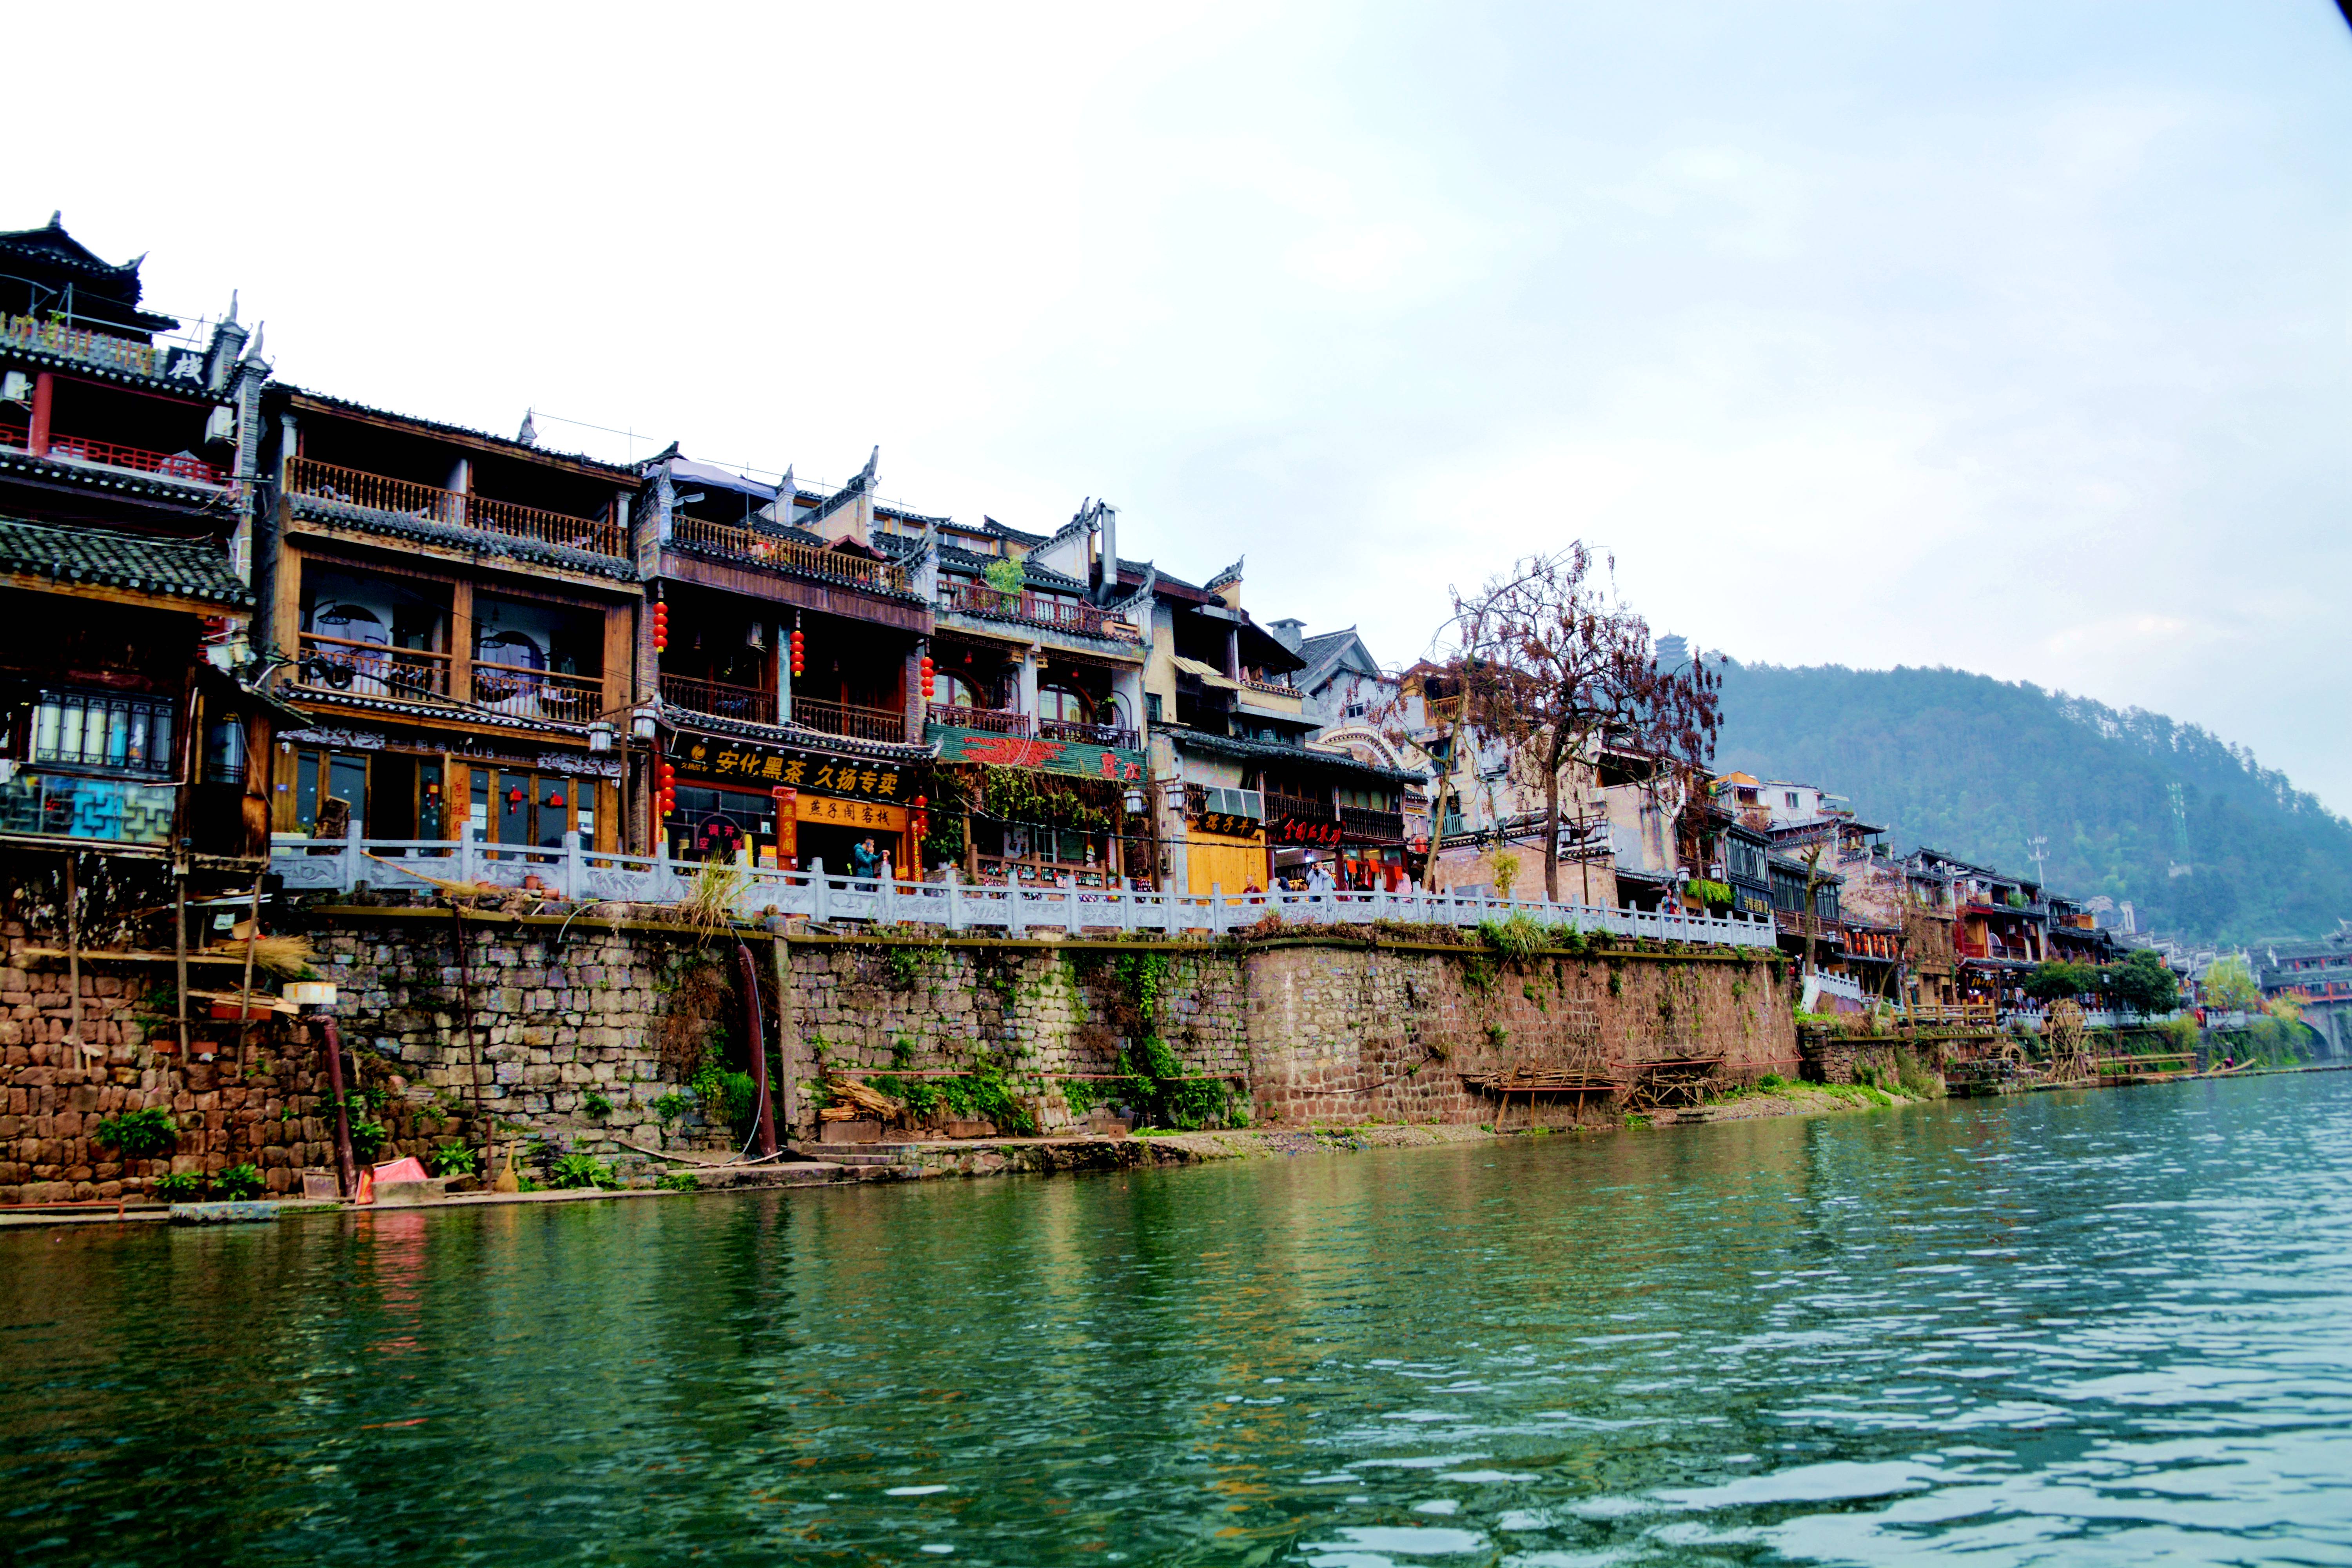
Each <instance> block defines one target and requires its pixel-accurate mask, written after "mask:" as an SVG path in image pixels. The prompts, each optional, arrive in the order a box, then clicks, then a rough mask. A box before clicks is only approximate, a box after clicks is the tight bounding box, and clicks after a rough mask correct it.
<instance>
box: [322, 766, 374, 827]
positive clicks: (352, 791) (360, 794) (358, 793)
mask: <svg viewBox="0 0 2352 1568" xmlns="http://www.w3.org/2000/svg"><path fill="white" fill-rule="evenodd" d="M327 793H328V794H329V795H331V796H333V797H334V798H335V799H337V800H340V801H341V802H342V803H343V804H344V805H348V806H350V807H351V808H352V816H351V820H352V821H353V822H358V823H364V822H366V821H367V759H366V758H365V757H353V756H346V755H343V754H341V753H339V752H329V753H328V755H327Z"/></svg>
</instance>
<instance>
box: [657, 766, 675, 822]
mask: <svg viewBox="0 0 2352 1568" xmlns="http://www.w3.org/2000/svg"><path fill="white" fill-rule="evenodd" d="M654 793H655V794H656V795H659V796H660V797H661V814H662V815H663V816H668V815H669V814H670V813H672V812H674V811H676V810H677V769H676V768H674V767H671V766H670V765H669V763H667V762H656V763H654Z"/></svg>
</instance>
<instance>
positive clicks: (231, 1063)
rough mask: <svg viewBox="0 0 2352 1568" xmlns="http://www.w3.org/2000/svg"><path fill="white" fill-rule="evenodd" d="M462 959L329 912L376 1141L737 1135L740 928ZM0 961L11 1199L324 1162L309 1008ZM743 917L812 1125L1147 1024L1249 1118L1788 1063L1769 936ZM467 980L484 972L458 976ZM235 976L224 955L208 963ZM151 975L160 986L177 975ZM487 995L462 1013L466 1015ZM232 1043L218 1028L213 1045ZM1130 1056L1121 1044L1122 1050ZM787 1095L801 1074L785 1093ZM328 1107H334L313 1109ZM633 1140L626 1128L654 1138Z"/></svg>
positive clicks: (1751, 1073) (1065, 1071)
mask: <svg viewBox="0 0 2352 1568" xmlns="http://www.w3.org/2000/svg"><path fill="white" fill-rule="evenodd" d="M464 929H465V932H466V936H465V942H466V948H465V953H466V957H465V964H464V968H463V972H462V973H461V969H460V965H459V963H458V949H457V928H456V926H455V922H453V921H451V919H450V918H449V916H448V915H447V913H446V911H439V912H437V913H427V912H425V911H412V910H339V911H334V912H331V913H327V914H323V915H321V916H320V917H319V918H318V919H317V920H316V921H315V922H314V926H313V929H312V930H311V931H310V938H311V941H312V943H313V945H314V947H315V948H316V949H317V951H318V952H319V954H320V966H321V968H322V970H323V971H324V973H326V974H327V975H328V976H329V977H330V978H331V979H333V980H334V981H335V982H336V984H337V985H338V987H339V991H340V996H339V1001H338V1006H337V1017H338V1020H339V1021H340V1024H341V1029H342V1033H343V1038H344V1041H345V1044H346V1046H347V1047H348V1048H349V1049H350V1050H351V1051H352V1055H353V1056H354V1057H356V1058H358V1064H359V1071H360V1073H361V1077H362V1086H363V1087H365V1088H367V1089H370V1090H372V1091H373V1096H374V1099H375V1100H376V1104H375V1107H374V1109H373V1110H372V1111H371V1112H370V1114H371V1115H372V1116H373V1118H374V1119H376V1120H378V1121H381V1122H382V1123H383V1127H384V1129H385V1141H384V1142H383V1148H382V1150H381V1151H380V1152H378V1153H377V1154H376V1155H375V1158H377V1159H379V1160H382V1159H390V1158H394V1157H395V1156H397V1155H399V1154H404V1153H418V1154H423V1153H426V1152H430V1150H431V1149H433V1148H434V1147H435V1146H436V1145H437V1144H440V1143H444V1142H453V1141H457V1140H460V1139H462V1140H464V1141H466V1142H468V1143H469V1144H472V1145H473V1146H476V1147H478V1146H479V1144H480V1142H481V1139H482V1122H483V1120H484V1118H487V1119H488V1121H489V1122H490V1123H491V1124H492V1125H494V1126H495V1127H496V1129H497V1130H498V1131H499V1136H500V1139H501V1141H502V1142H512V1141H516V1140H521V1141H523V1142H525V1143H526V1145H527V1147H528V1148H529V1149H530V1150H531V1151H532V1152H533V1156H534V1157H535V1158H538V1159H545V1158H548V1157H551V1156H552V1155H553V1154H555V1153H558V1152H568V1151H573V1150H578V1151H584V1152H592V1153H595V1154H597V1155H599V1156H601V1157H606V1158H612V1159H614V1161H615V1162H616V1163H620V1164H621V1165H623V1167H624V1169H625V1172H628V1171H635V1170H640V1169H642V1168H643V1156H642V1154H640V1153H639V1151H641V1150H678V1149H682V1148H693V1149H701V1150H713V1149H718V1148H722V1147H731V1146H732V1145H733V1144H734V1142H736V1134H735V1133H734V1132H732V1131H730V1129H728V1128H727V1127H726V1126H724V1125H713V1124H711V1122H710V1121H708V1120H707V1119H706V1117H705V1114H704V1110H703V1107H702V1105H701V1102H700V1100H699V1098H698V1096H696V1095H694V1094H693V1093H691V1092H690V1091H688V1089H687V1087H686V1085H685V1084H684V1082H683V1081H682V1079H684V1078H686V1077H687V1076H688V1070H689V1068H688V1065H687V1064H688V1063H690V1062H691V1061H693V1060H696V1059H699V1058H701V1057H702V1056H703V1054H704V1053H705V1052H706V1051H708V1052H710V1053H712V1054H713V1056H714V1058H715V1059H717V1060H719V1061H721V1062H723V1064H724V1065H726V1066H728V1067H730V1068H745V1067H748V1066H749V1061H748V1058H747V1057H746V1056H745V1055H744V1053H743V1050H742V1047H741V1040H740V1035H741V997H740V981H739V980H738V978H737V966H736V963H735V956H734V940H733V939H732V938H721V939H719V941H717V942H708V941H706V940H704V939H703V938H701V937H700V936H698V935H696V934H694V933H691V932H687V931H681V930H679V929H677V928H664V927H659V926H656V925H652V924H646V923H633V924H630V925H628V926H625V927H616V926H614V925H612V924H609V923H605V922H601V921H589V920H583V919H574V920H572V921H569V922H566V921H561V920H558V919H555V918H552V917H549V918H532V917H520V918H518V917H516V916H512V915H505V916H473V917H469V919H468V920H467V924H466V926H465V928H464ZM8 931H9V937H8V948H9V955H8V958H7V960H6V963H5V967H0V1015H5V1016H0V1203H14V1202H43V1201H57V1200H61V1199H66V1198H92V1197H107V1198H110V1197H114V1196H118V1195H122V1194H131V1195H139V1194H144V1193H146V1192H148V1191H150V1190H151V1184H152V1180H153V1178H154V1177H156V1176H158V1175H160V1174H162V1173H163V1172H164V1171H165V1170H166V1169H173V1168H176V1169H179V1170H183V1171H190V1172H197V1173H216V1172H218V1171H219V1170H221V1169H222V1168H224V1167H225V1166H227V1165H231V1164H236V1163H245V1162H248V1161H249V1162H251V1163H255V1164H256V1165H257V1166H259V1167H261V1169H262V1172H263V1174H264V1179H265V1181H266V1182H267V1184H268V1188H269V1190H270V1191H272V1192H286V1191H291V1190H299V1186H300V1178H301V1174H302V1173H304V1172H305V1171H316V1172H326V1171H330V1170H331V1169H332V1165H333V1152H332V1145H331V1142H329V1140H330V1139H331V1133H332V1121H331V1115H332V1108H331V1105H327V1104H325V1103H323V1101H322V1096H323V1094H324V1072H323V1057H322V1055H321V1053H320V1045H319V1041H318V1037H317V1031H316V1026H313V1025H310V1024H309V1023H308V1022H306V1021H302V1020H296V1019H291V1018H282V1017H280V1018H272V1019H268V1020H264V1021H260V1022H257V1024H256V1025H255V1026H254V1028H253V1030H252V1038H251V1042H250V1044H249V1045H248V1047H247V1050H246V1052H245V1055H244V1057H243V1058H242V1059H240V1058H238V1057H237V1056H236V1050H235V1046H234V1040H235V1037H236V1024H234V1023H233V1022H231V1023H212V1022H210V1021H205V1022H204V1023H202V1024H200V1025H199V1026H197V1027H196V1029H195V1030H194V1037H193V1038H192V1047H194V1048H193V1049H192V1050H191V1052H190V1054H189V1059H187V1060H183V1059H182V1058H180V1057H179V1055H178V1053H177V1050H176V1038H175V1035H176V1031H175V1029H174V1028H173V1026H172V1023H171V1020H170V1019H169V1018H168V1017H167V1016H163V1015H165V1014H167V1013H168V1011H169V1007H170V1003H169V996H170V969H169V966H168V964H167V965H164V966H163V968H162V969H161V971H160V972H159V971H158V970H157V969H156V968H154V967H153V966H152V965H150V966H149V967H147V968H145V969H143V970H142V969H138V967H137V966H136V965H129V964H123V963H110V961H109V960H107V959H105V958H104V957H102V956H92V957H89V958H86V959H85V961H84V963H83V972H82V991H83V998H84V1021H83V1032H82V1038H83V1040H84V1041H85V1042H87V1044H88V1046H89V1047H92V1048H90V1049H80V1050H78V1049H76V1048H74V1047H69V1046H68V1044H67V1043H66V1038H65V1036H66V1024H65V1018H66V1013H67V1009H66V1006H65V1002H66V990H65V976H64V968H65V966H64V964H63V963H62V962H61V961H59V960H58V959H56V958H54V957H52V956H48V955H47V952H42V951H28V950H29V949H33V948H34V947H35V945H36V944H35V943H34V942H32V941H31V940H30V939H28V938H27V937H26V935H25V933H24V931H23V930H22V929H21V928H18V927H10V928H8ZM748 946H749V947H750V949H751V954H752V957H753V960H754V973H755V975H756V976H757V979H758V984H759V987H760V991H761V1012H762V1022H761V1030H762V1035H763V1037H764V1038H765V1040H766V1041H767V1042H768V1044H769V1046H770V1047H771V1049H772V1050H776V1049H778V1047H779V1042H780V1041H781V1056H780V1058H778V1059H780V1060H781V1061H782V1063H784V1064H786V1067H787V1070H788V1072H789V1076H790V1078H791V1079H792V1080H793V1088H794V1092H793V1105H794V1106H795V1107H796V1109H797V1111H798V1115H797V1118H796V1121H795V1123H794V1124H791V1125H785V1124H782V1118H781V1116H780V1126H779V1131H781V1132H783V1133H784V1134H785V1135H787V1136H795V1137H801V1138H806V1137H810V1136H813V1135H814V1132H815V1131H816V1129H817V1119H816V1114H815V1110H816V1103H817V1096H816V1095H815V1093H814V1092H813V1091H814V1089H816V1086H817V1082H818V1080H819V1079H821V1077H822V1075H823V1073H824V1070H825V1069H826V1068H834V1069H835V1070H851V1071H856V1072H892V1071H896V1072H902V1073H924V1074H933V1075H936V1074H942V1073H950V1072H965V1071H969V1070H971V1068H973V1067H975V1066H977V1065H980V1064H982V1063H983V1062H986V1063H990V1064H992V1065H994V1066H995V1067H996V1068H999V1069H1001V1070H1003V1071H1004V1072H1006V1073H1008V1074H1009V1075H1010V1076H1011V1077H1012V1078H1013V1079H1015V1080H1016V1081H1017V1082H1018V1083H1019V1085H1020V1089H1021V1092H1023V1093H1024V1095H1026V1096H1028V1097H1030V1103H1031V1105H1032V1107H1033V1108H1034V1110H1035V1111H1036V1113H1037V1115H1038V1119H1039V1121H1040V1122H1041V1124H1042V1125H1043V1126H1044V1127H1045V1128H1046V1129H1047V1130H1049V1131H1050V1130H1052V1129H1055V1128H1057V1127H1060V1126H1064V1125H1066V1124H1068V1123H1070V1122H1071V1121H1074V1120H1076V1115H1075V1114H1074V1111H1073V1109H1072V1105H1073V1102H1074V1101H1076V1102H1077V1103H1079V1104H1084V1103H1087V1101H1089V1100H1095V1101H1098V1100H1102V1099H1104V1098H1106V1096H1108V1097H1109V1098H1112V1099H1113V1100H1118V1098H1120V1097H1121V1096H1128V1097H1129V1098H1131V1095H1129V1090H1130V1089H1131V1088H1132V1087H1133V1085H1134V1083H1135V1080H1134V1079H1131V1078H1130V1079H1126V1080H1125V1081H1124V1082H1113V1081H1111V1080H1112V1079H1114V1078H1115V1077H1116V1076H1117V1075H1118V1074H1120V1073H1121V1072H1122V1071H1123V1070H1132V1069H1135V1068H1140V1067H1142V1066H1143V1065H1144V1064H1145V1062H1146V1061H1147V1060H1148V1059H1149V1058H1150V1054H1151V1049H1152V1047H1151V1046H1149V1045H1147V1042H1156V1043H1157V1047H1158V1048H1159V1057H1158V1059H1159V1061H1160V1070H1161V1071H1162V1072H1163V1073H1169V1072H1173V1073H1174V1074H1175V1075H1177V1076H1178V1077H1179V1078H1181V1079H1184V1080H1187V1081H1200V1082H1204V1083H1223V1084H1227V1085H1230V1086H1231V1088H1232V1090H1233V1091H1234V1102H1233V1103H1234V1105H1235V1107H1236V1109H1237V1110H1239V1108H1242V1107H1245V1108H1246V1113H1247V1114H1248V1115H1249V1116H1250V1117H1251V1118H1252V1119H1253V1120H1255V1121H1259V1122H1266V1121H1281V1122H1286V1123H1323V1124H1350V1123H1359V1122H1362V1121H1372V1120H1385V1121H1445V1122H1464V1123H1477V1122H1491V1121H1497V1120H1506V1119H1507V1121H1510V1122H1511V1123H1512V1124H1514V1125H1517V1124H1520V1123H1522V1122H1525V1121H1535V1122H1538V1123H1550V1124H1563V1123H1567V1122H1571V1121H1576V1120H1578V1119H1579V1118H1580V1117H1581V1118H1583V1119H1586V1120H1599V1119H1602V1118H1610V1117H1614V1116H1615V1115H1616V1114H1618V1113H1619V1111H1620V1110H1621V1109H1622V1108H1621V1107H1620V1106H1618V1105H1617V1104H1616V1103H1615V1102H1613V1101H1612V1100H1608V1099H1607V1098H1606V1097H1595V1098H1593V1099H1590V1100H1580V1099H1577V1098H1573V1097H1565V1096H1560V1097H1550V1098H1538V1100H1537V1101H1536V1103H1535V1104H1534V1105H1533V1107H1532V1108H1530V1107H1529V1106H1528V1103H1527V1101H1526V1100H1525V1099H1524V1098H1518V1097H1515V1102H1514V1103H1513V1104H1512V1105H1511V1106H1510V1107H1509V1109H1508V1112H1507V1117H1506V1115H1505V1112H1504V1111H1503V1109H1502V1108H1501V1106H1500V1105H1499V1104H1498V1102H1497V1101H1496V1100H1495V1099H1494V1097H1493V1096H1492V1095H1491V1094H1489V1093H1486V1092H1482V1091H1479V1090H1475V1089H1471V1088H1468V1087H1465V1083H1464V1075H1465V1074H1470V1075H1478V1074H1486V1073H1492V1072H1496V1071H1506V1072H1507V1071H1510V1070H1512V1069H1515V1068H1521V1067H1531V1068H1539V1069H1551V1070H1564V1071H1591V1072H1595V1073H1601V1074H1606V1073H1609V1072H1612V1071H1618V1072H1622V1071H1623V1070H1624V1069H1623V1068H1622V1066H1621V1065H1620V1064H1625V1063H1639V1062H1648V1061H1657V1060H1661V1059H1671V1058H1677V1057H1689V1056H1699V1055H1714V1056H1720V1057H1721V1058H1723V1059H1724V1061H1725V1069H1726V1071H1727V1072H1728V1073H1730V1074H1731V1075H1733V1076H1739V1077H1749V1078H1752V1077H1755V1076H1758V1075H1759V1074H1761V1073H1763V1072H1765V1071H1770V1070H1778V1071H1782V1072H1786V1073H1790V1075H1791V1076H1793V1073H1794V1062H1795V1058H1796V1056H1797V1052H1796V1047H1795V1042H1794V1038H1793V1035H1792V1032H1791V1027H1790V1012H1789V1003H1788V998H1787V994H1786V990H1785V987H1784V986H1783V985H1782V984H1780V981H1779V979H1778V978H1777V972H1776V970H1775V968H1774V967H1773V966H1772V965H1770V964H1769V963H1765V962H1762V961H1759V960H1748V959H1740V958H1722V957H1717V956H1713V955H1696V954H1692V955H1677V954H1669V953H1641V954H1608V955H1574V956H1571V955H1566V954H1553V955H1545V956H1540V957H1537V958H1532V959H1529V960H1527V961H1524V962H1521V963H1512V962H1509V961H1507V960H1505V959H1503V958H1501V957H1499V956H1498V955H1494V954H1489V953H1485V952H1467V951H1447V950H1439V949H1432V948H1418V947H1405V946H1393V945H1391V946H1382V947H1379V948H1368V947H1365V946H1363V945H1361V944H1360V943H1358V942H1352V941H1349V940H1344V939H1317V938H1308V939H1303V940H1300V939H1286V940H1280V941H1276V942H1267V943H1261V944H1255V945H1249V946H1233V945H1228V946H1223V947H1213V946H1210V945H1207V944H1197V943H1195V944H1146V943H1087V942H1066V943H1056V942H980V941H957V942H940V941H919V940H911V941H902V940H891V939H850V938H842V937H806V938H803V937H794V938H792V939H790V940H789V941H788V942H786V944H785V963H786V964H787V966H788V971H789V975H790V984H789V985H788V986H786V987H783V988H782V993H783V994H782V995H781V996H780V995H779V994H778V990H779V987H778V986H777V985H776V984H775V979H776V971H775V967H774V965H775V962H776V955H775V952H774V944H773V942H772V940H771V939H770V938H769V937H768V936H767V935H766V934H764V933H753V934H752V935H751V937H750V938H749V940H748ZM467 982H470V984H469V985H468V984H467ZM215 984H216V982H215ZM159 998H161V999H160V1000H159ZM469 1002H470V1015H471V1032H470V1034H469V1033H468V1029H467V1015H468V1003H469ZM206 1058H210V1059H206ZM1123 1063H1124V1066H1123ZM146 1105H154V1106H162V1107H164V1108H166V1109H169V1110H173V1112H174V1113H175V1115H176V1116H177V1117H178V1119H179V1121H180V1122H181V1126H182V1136H181V1142H180V1145H179V1148H178V1150H177V1151H176V1152H175V1153H174V1155H173V1157H172V1158H171V1159H169V1160H167V1161H160V1162H130V1163H123V1162H121V1161H119V1160H116V1159H114V1158H113V1157H112V1155H111V1152H110V1150H109V1149H108V1148H107V1147H106V1146H105V1145H103V1144H100V1143H99V1142H96V1141H95V1140H94V1139H93V1137H92V1133H93V1132H94V1131H95V1129H96V1124H97V1123H98V1121H100V1120H101V1119H102V1118H104V1117H105V1116H108V1115H111V1114H114V1113H115V1112H117V1111H119V1110H123V1109H128V1108H136V1107H140V1106H146ZM780 1105H781V1100H780ZM322 1113H323V1114H322ZM633 1146H634V1147H633Z"/></svg>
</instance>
